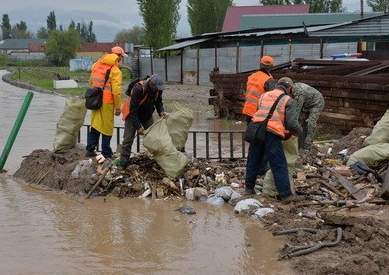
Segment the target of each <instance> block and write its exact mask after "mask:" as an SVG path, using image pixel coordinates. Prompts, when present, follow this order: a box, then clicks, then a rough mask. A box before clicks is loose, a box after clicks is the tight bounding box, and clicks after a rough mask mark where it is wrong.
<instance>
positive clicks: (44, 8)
mask: <svg viewBox="0 0 389 275" xmlns="http://www.w3.org/2000/svg"><path fill="white" fill-rule="evenodd" d="M186 1H187V0H182V4H181V8H180V14H181V20H180V23H179V25H178V28H177V34H178V36H187V35H189V34H190V28H189V24H188V22H187V14H186ZM210 1H211V0H210ZM258 2H259V1H258V0H235V1H234V3H235V4H237V5H257V4H258ZM365 2H367V0H365ZM359 3H360V1H359V0H343V5H344V6H345V7H346V8H347V11H356V10H359V5H360V4H359ZM0 6H1V7H2V9H1V13H9V15H10V18H11V23H13V24H14V23H15V22H16V21H20V20H25V21H26V22H27V25H28V26H29V28H30V29H31V30H32V31H36V30H37V29H38V28H39V27H40V26H45V25H46V17H47V15H48V13H49V11H50V10H55V12H56V15H57V21H58V23H59V24H63V25H65V26H67V25H68V24H69V22H70V20H71V19H74V20H75V21H85V22H88V21H89V20H93V21H94V23H95V29H96V34H97V38H98V40H102V41H109V40H112V39H113V36H114V35H115V34H116V32H117V31H118V30H120V29H124V28H130V27H132V26H133V25H136V24H138V25H140V24H142V19H141V17H140V16H139V11H138V7H137V4H136V0H115V1H106V0H104V1H102V0H66V1H64V0H23V1H21V0H13V1H11V0H0Z"/></svg>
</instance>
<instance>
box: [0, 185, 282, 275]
mask: <svg viewBox="0 0 389 275" xmlns="http://www.w3.org/2000/svg"><path fill="white" fill-rule="evenodd" d="M0 180H1V181H0V212H1V213H2V214H1V216H0V222H1V224H2V226H1V227H0V243H1V246H0V256H1V261H0V271H1V273H2V274H27V273H29V274H31V273H34V274H35V273H36V274H90V273H97V274H103V273H104V274H118V273H120V274H289V270H288V268H287V266H286V265H285V263H279V262H277V256H276V255H277V252H276V251H277V249H278V248H279V247H280V246H281V244H280V240H276V239H274V238H273V237H272V236H271V234H270V233H268V232H265V231H264V230H262V229H261V228H260V225H259V223H258V222H256V221H253V220H250V219H248V218H244V217H235V216H234V215H233V214H232V211H231V209H229V208H228V207H223V208H212V207H208V206H207V205H206V204H202V203H194V204H192V206H194V207H195V209H196V211H197V214H196V215H194V216H183V215H182V214H180V213H178V212H176V211H175V209H176V208H178V207H180V206H181V205H182V204H183V203H182V202H174V201H169V202H166V201H151V200H140V199H123V200H117V199H113V198H108V199H107V201H105V202H104V201H103V200H102V199H93V200H88V201H84V202H83V201H81V200H80V199H79V198H72V197H69V196H67V195H64V194H56V193H53V192H47V191H39V190H35V189H32V188H31V187H28V186H23V185H21V184H18V183H15V182H14V181H13V180H10V179H8V180H4V178H0Z"/></svg>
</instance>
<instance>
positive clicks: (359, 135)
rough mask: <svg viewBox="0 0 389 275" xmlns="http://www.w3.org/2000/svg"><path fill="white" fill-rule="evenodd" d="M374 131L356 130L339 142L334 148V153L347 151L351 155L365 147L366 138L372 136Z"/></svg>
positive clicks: (367, 129) (368, 129)
mask: <svg viewBox="0 0 389 275" xmlns="http://www.w3.org/2000/svg"><path fill="white" fill-rule="evenodd" d="M372 130H373V129H371V128H354V129H353V130H352V131H351V132H350V133H349V134H348V135H346V136H344V137H342V138H341V139H339V140H338V142H336V143H335V144H334V146H333V147H332V153H333V154H334V155H336V154H338V153H339V152H340V151H342V150H344V149H347V154H348V155H351V154H353V153H354V152H356V151H358V150H359V149H361V148H362V147H363V142H364V141H365V139H366V137H368V136H370V134H371V132H372Z"/></svg>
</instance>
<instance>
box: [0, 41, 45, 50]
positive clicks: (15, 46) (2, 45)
mask: <svg viewBox="0 0 389 275" xmlns="http://www.w3.org/2000/svg"><path fill="white" fill-rule="evenodd" d="M43 42H44V40H42V39H5V40H2V41H0V49H3V50H26V49H28V47H29V45H30V44H31V43H43Z"/></svg>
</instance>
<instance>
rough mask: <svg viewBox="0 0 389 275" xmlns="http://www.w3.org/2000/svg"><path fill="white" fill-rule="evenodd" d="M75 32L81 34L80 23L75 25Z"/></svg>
mask: <svg viewBox="0 0 389 275" xmlns="http://www.w3.org/2000/svg"><path fill="white" fill-rule="evenodd" d="M76 31H77V32H78V34H81V23H77V27H76Z"/></svg>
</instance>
